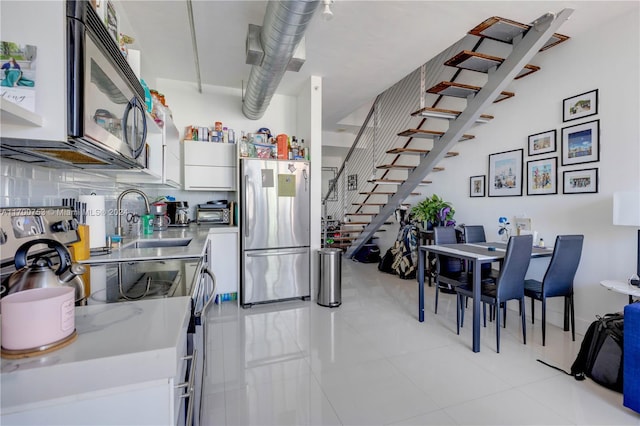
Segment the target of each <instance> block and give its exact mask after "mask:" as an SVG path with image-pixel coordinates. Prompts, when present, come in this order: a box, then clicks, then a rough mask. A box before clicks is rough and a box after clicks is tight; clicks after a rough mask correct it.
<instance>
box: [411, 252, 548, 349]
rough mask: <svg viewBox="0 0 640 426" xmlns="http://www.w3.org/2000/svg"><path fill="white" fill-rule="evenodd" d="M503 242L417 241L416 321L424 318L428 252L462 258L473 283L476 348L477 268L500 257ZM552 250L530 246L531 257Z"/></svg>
mask: <svg viewBox="0 0 640 426" xmlns="http://www.w3.org/2000/svg"><path fill="white" fill-rule="evenodd" d="M506 248H507V243H505V242H485V243H468V244H440V245H435V244H431V245H421V246H419V247H418V321H420V322H424V270H425V261H426V258H427V256H428V253H432V254H435V255H446V256H450V257H454V258H458V259H462V260H464V261H466V263H467V264H468V265H469V268H470V272H472V277H473V278H472V280H473V283H472V287H473V301H472V302H473V303H472V305H473V345H472V348H473V352H480V297H481V295H480V289H481V285H480V283H481V272H480V271H481V269H482V265H484V264H486V263H493V262H500V261H502V260H503V259H504V256H505V253H506ZM552 254H553V248H551V247H537V246H533V248H532V251H531V257H532V258H537V257H548V256H551V255H552Z"/></svg>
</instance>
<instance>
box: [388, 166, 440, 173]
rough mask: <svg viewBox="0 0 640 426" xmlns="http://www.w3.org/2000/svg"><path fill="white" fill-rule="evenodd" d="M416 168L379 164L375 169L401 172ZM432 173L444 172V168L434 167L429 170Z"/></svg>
mask: <svg viewBox="0 0 640 426" xmlns="http://www.w3.org/2000/svg"><path fill="white" fill-rule="evenodd" d="M416 167H418V166H407V165H405V164H381V165H379V166H376V169H385V170H389V169H402V170H413V169H415V168H416ZM431 170H432V171H434V172H441V171H443V170H444V167H434V168H433V169H431Z"/></svg>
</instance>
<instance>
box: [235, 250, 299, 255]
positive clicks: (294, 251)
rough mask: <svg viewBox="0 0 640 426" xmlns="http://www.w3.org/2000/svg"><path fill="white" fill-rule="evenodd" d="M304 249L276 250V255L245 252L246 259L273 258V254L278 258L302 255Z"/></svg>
mask: <svg viewBox="0 0 640 426" xmlns="http://www.w3.org/2000/svg"><path fill="white" fill-rule="evenodd" d="M305 250H306V249H293V250H278V252H277V253H275V252H273V251H272V252H269V253H249V252H245V253H246V254H247V257H271V256H274V255H275V254H277V255H278V256H280V255H283V254H300V253H303V252H304V251H305Z"/></svg>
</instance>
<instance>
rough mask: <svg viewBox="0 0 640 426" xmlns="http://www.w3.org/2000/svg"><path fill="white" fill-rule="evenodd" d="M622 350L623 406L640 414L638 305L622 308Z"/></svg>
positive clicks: (639, 323) (639, 306) (639, 309)
mask: <svg viewBox="0 0 640 426" xmlns="http://www.w3.org/2000/svg"><path fill="white" fill-rule="evenodd" d="M623 350H624V356H623V360H622V362H623V367H622V368H623V372H622V374H623V376H622V394H623V398H624V406H625V407H627V408H630V409H632V410H633V411H636V412H638V413H640V303H632V304H630V305H627V306H625V307H624V348H623Z"/></svg>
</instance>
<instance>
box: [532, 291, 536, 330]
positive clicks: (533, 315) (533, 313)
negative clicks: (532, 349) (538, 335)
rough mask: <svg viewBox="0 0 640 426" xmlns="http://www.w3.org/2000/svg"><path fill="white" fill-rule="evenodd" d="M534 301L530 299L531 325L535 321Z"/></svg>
mask: <svg viewBox="0 0 640 426" xmlns="http://www.w3.org/2000/svg"><path fill="white" fill-rule="evenodd" d="M535 302H536V301H535V299H534V298H533V297H532V298H531V324H535V322H536V320H535V316H536V305H535Z"/></svg>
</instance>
